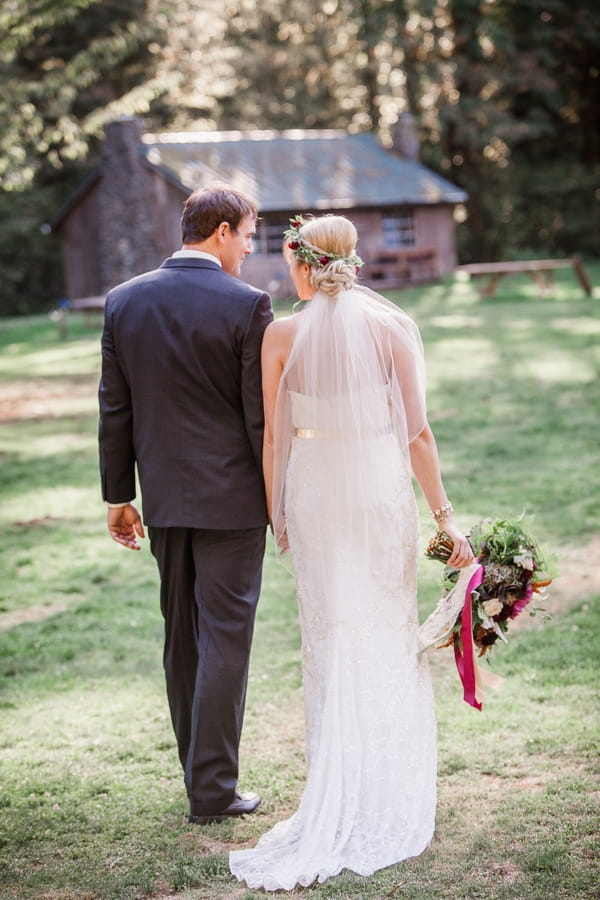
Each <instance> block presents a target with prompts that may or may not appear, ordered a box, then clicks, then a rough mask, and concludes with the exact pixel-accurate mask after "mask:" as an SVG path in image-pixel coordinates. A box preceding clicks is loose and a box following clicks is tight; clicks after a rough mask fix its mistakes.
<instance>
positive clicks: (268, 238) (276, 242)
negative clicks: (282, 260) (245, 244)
mask: <svg viewBox="0 0 600 900" xmlns="http://www.w3.org/2000/svg"><path fill="white" fill-rule="evenodd" d="M289 227H290V218H289V216H282V217H281V218H269V219H267V220H266V221H265V220H263V221H262V222H259V223H258V225H257V227H256V239H255V247H256V252H257V253H267V254H269V255H270V256H273V255H277V256H281V254H282V253H283V232H284V231H285V230H286V228H289Z"/></svg>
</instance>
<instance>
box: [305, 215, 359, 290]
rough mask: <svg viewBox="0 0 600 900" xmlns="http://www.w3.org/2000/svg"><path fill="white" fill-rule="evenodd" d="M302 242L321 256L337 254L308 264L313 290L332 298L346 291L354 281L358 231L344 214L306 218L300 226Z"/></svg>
mask: <svg viewBox="0 0 600 900" xmlns="http://www.w3.org/2000/svg"><path fill="white" fill-rule="evenodd" d="M300 236H301V238H302V243H303V244H304V245H305V246H306V247H308V248H309V249H310V250H314V251H315V253H317V254H323V256H328V255H331V256H335V257H341V258H339V259H332V260H330V261H329V262H328V263H326V264H325V265H320V266H311V284H312V286H313V287H314V289H315V290H316V291H321V292H322V293H323V294H328V295H329V296H330V297H335V296H336V295H337V294H339V292H340V291H343V290H349V289H350V288H351V287H352V286H353V284H354V282H355V281H356V265H355V264H354V262H352V259H353V257H354V255H355V252H356V242H357V240H358V233H357V231H356V228H355V226H354V225H353V224H352V222H351V221H350V220H349V219H347V218H346V217H345V216H334V215H326V216H319V217H318V218H316V219H309V220H308V221H307V222H305V223H304V224H303V225H302V227H301V229H300Z"/></svg>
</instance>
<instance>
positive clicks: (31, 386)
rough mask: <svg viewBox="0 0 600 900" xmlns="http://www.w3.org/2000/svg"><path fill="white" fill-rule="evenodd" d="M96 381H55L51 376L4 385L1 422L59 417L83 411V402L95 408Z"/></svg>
mask: <svg viewBox="0 0 600 900" xmlns="http://www.w3.org/2000/svg"><path fill="white" fill-rule="evenodd" d="M96 391H97V385H96V382H92V381H91V380H90V379H89V378H86V380H85V381H83V382H81V381H78V380H77V379H73V380H70V381H68V382H65V381H61V382H58V383H55V384H52V383H49V382H48V380H44V379H39V380H35V379H32V380H29V381H23V382H19V381H14V382H12V383H10V384H6V385H4V386H3V388H2V399H1V400H0V422H23V421H25V420H27V419H55V418H62V417H64V416H65V415H70V414H72V413H73V412H75V413H77V412H80V409H81V407H82V406H83V405H85V406H87V405H89V406H90V410H91V411H93V410H94V409H95V404H96Z"/></svg>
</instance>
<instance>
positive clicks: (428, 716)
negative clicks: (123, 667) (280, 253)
mask: <svg viewBox="0 0 600 900" xmlns="http://www.w3.org/2000/svg"><path fill="white" fill-rule="evenodd" d="M352 293H354V292H352ZM318 296H319V295H317V297H318ZM345 299H347V298H345ZM328 304H329V306H328ZM339 305H340V301H338V304H337V306H336V305H335V304H332V302H331V300H330V299H329V298H325V302H324V303H323V300H322V299H318V300H317V304H315V298H314V299H313V300H312V301H311V307H310V311H309V310H308V309H307V310H306V311H304V312H303V313H302V314H301V315H302V316H307V319H309V318H310V319H311V321H307V322H306V323H305V322H304V321H303V322H302V327H301V329H299V332H298V336H297V338H296V340H295V346H296V345H297V344H299V345H300V346H299V347H296V349H298V350H300V351H301V352H300V353H299V354H296V353H294V352H293V353H292V354H291V356H290V360H289V361H288V367H287V368H286V370H285V371H284V378H283V380H282V389H281V404H282V410H281V411H280V413H281V415H279V413H278V416H279V418H280V419H281V418H282V417H283V421H284V423H287V424H284V431H285V433H286V434H289V436H290V439H289V441H288V443H287V444H286V443H285V441H283V442H282V447H281V448H280V453H281V457H282V460H283V468H282V491H281V495H282V510H283V511H282V513H281V516H282V521H283V520H284V521H285V526H286V527H287V533H288V538H289V544H290V550H291V553H292V557H293V564H294V571H295V576H296V583H297V598H298V609H299V616H300V625H301V633H302V671H303V683H304V698H305V729H306V737H305V743H306V760H307V774H306V785H305V788H304V792H303V794H302V798H301V800H300V805H299V807H298V809H297V811H296V812H295V813H294V814H293V815H292V816H291V818H289V819H287V820H286V821H283V822H279V823H278V824H277V825H275V827H274V828H273V829H272V830H271V831H269V832H268V833H267V834H265V835H263V836H262V837H261V838H260V840H259V841H258V843H257V845H256V846H255V847H254V848H252V849H247V850H239V851H233V852H232V853H231V854H230V867H231V871H232V872H233V874H234V875H235V876H236V877H237V878H238V879H240V880H243V881H245V882H246V883H247V884H248V886H249V887H251V888H261V887H262V888H264V889H266V890H278V889H287V890H290V889H292V888H293V887H294V886H295V885H296V884H300V885H309V884H310V883H312V882H313V881H314V880H315V879H318V880H319V881H324V880H325V879H326V878H329V877H330V876H332V875H336V874H337V873H339V872H340V871H341V870H342V869H344V868H347V869H350V870H352V871H353V872H356V873H358V874H360V875H370V874H372V873H373V872H374V871H376V870H378V869H381V868H383V867H385V866H389V865H391V864H393V863H397V862H399V861H401V860H403V859H406V858H407V857H410V856H415V855H417V854H419V853H421V852H422V851H423V850H424V849H425V848H426V847H427V845H428V844H429V842H430V840H431V837H432V834H433V829H434V818H435V803H436V735H435V718H434V704H433V695H432V689H431V683H430V679H429V673H428V669H427V663H426V661H425V659H424V657H423V656H419V654H418V651H419V645H418V627H419V626H418V618H417V604H416V559H417V511H416V504H415V498H414V493H413V488H412V482H411V475H410V468H409V465H408V461H407V454H406V452H405V450H406V448H405V446H403V440H402V434H403V433H404V435H405V437H406V436H408V437H406V439H409V436H410V434H411V433H412V431H413V430H414V428H416V429H418V428H419V422H418V421H415V422H414V423H413V425H411V423H410V417H407V415H406V405H405V404H403V409H402V410H399V408H398V403H401V401H400V400H399V399H398V398H395V397H394V394H395V390H396V387H398V385H397V380H398V379H397V374H398V373H397V367H394V366H393V364H392V356H393V354H391V353H390V352H387V351H386V347H387V349H388V350H390V346H391V345H390V343H389V331H388V332H386V331H385V328H384V329H383V330H382V329H381V328H379V325H381V322H379V325H378V326H377V328H376V331H377V333H379V334H380V335H383V337H382V341H383V343H382V344H381V345H379V346H378V347H377V352H378V354H379V362H378V363H377V365H376V366H375V368H373V369H372V370H371V369H369V367H368V366H367V368H366V370H365V368H364V367H363V366H361V367H360V373H359V374H360V377H358V376H357V379H356V381H355V383H354V384H353V383H352V382H353V378H352V375H351V372H350V370H349V369H348V368H347V367H346V366H345V365H344V366H342V368H341V369H339V368H338V371H337V373H336V374H335V375H333V374H332V373H331V372H330V371H327V372H324V371H323V370H322V369H321V373H320V374H318V373H315V372H314V371H312V367H314V366H318V361H317V359H315V358H314V356H313V355H312V352H310V353H309V352H308V348H309V347H310V348H311V351H312V350H314V349H315V348H314V346H313V344H314V343H315V342H316V349H317V350H319V347H320V352H325V349H326V347H328V348H329V353H328V354H327V358H328V360H329V362H331V356H332V355H334V356H335V355H337V356H338V357H340V353H339V352H337V351H333V350H332V346H331V344H330V343H329V341H327V338H326V334H325V335H324V334H323V331H324V330H325V332H327V327H325V328H324V323H327V322H329V325H331V326H332V327H333V328H334V332H335V334H336V335H337V336H338V337H339V333H340V328H341V329H342V332H344V328H345V327H346V326H350V331H352V328H353V326H352V321H354V319H353V317H354V315H355V313H356V311H357V309H361V308H362V306H364V303H363V298H362V297H359V300H358V301H357V300H356V298H355V300H354V306H353V307H351V308H350V310H346V312H345V314H344V316H342V318H345V319H347V320H346V321H345V322H344V323H342V322H340V321H339ZM317 307H318V309H317ZM368 308H369V306H368V304H367V310H368ZM336 312H337V314H338V319H337V320H336V319H335V318H334V319H333V320H332V321H329V319H328V317H329V316H332V315H333V316H335V314H336ZM363 313H364V309H363ZM307 314H308V315H307ZM312 319H314V320H315V321H314V322H313V321H312ZM356 324H358V325H360V324H361V322H360V319H359V320H358V321H354V325H356ZM371 324H372V322H371ZM384 324H385V323H384ZM314 325H318V327H317V328H316V329H315V328H314V327H313V326H314ZM388 326H389V323H388ZM332 333H333V332H332ZM303 334H304V337H307V336H309V338H310V340H309V341H308V344H305V345H304V349H303V350H302V345H303V343H304V342H303V340H302V337H303ZM330 337H331V334H330ZM346 337H348V335H346ZM356 338H357V334H356V333H354V335H353V337H351V338H350V343H349V344H348V341H344V342H342V344H341V345H340V346H344V348H345V349H344V352H343V353H342V354H341V356H342V357H344V359H345V357H346V351H347V350H348V348H350V350H351V351H352V353H351V357H349V359H345V362H348V361H350V362H352V358H353V356H352V354H354V352H361V353H362V352H363V351H365V348H367V347H368V348H370V347H371V343H372V341H371V340H370V341H369V342H367V343H366V344H365V345H364V346H362V345H361V343H360V341H359V343H358V346H355V345H354V341H355V339H356ZM371 338H372V334H371ZM323 340H325V345H326V346H325V345H324V344H323ZM404 352H407V350H406V347H405V348H404ZM307 355H308V356H309V357H310V358H309V359H308V363H309V366H308V368H307V369H306V368H305V367H304V363H305V362H306V361H307V360H306V357H307ZM299 360H300V361H301V362H302V365H298V361H299ZM354 361H355V360H354ZM367 361H368V360H367ZM339 362H340V358H338V359H337V360H336V367H337V366H339ZM374 362H375V361H374ZM405 374H406V373H405ZM365 375H366V380H365ZM406 381H407V379H406V378H405V384H404V389H410V390H416V389H417V388H418V387H419V385H418V384H417V382H416V381H415V382H413V383H412V384H411V385H407V383H406ZM303 382H304V383H303ZM306 386H308V387H309V388H310V392H306V391H305V390H301V389H300V388H305V387H306ZM395 386H396V387H395ZM342 388H343V389H344V390H341V389H342ZM348 388H350V389H349V390H348ZM419 415H422V413H419Z"/></svg>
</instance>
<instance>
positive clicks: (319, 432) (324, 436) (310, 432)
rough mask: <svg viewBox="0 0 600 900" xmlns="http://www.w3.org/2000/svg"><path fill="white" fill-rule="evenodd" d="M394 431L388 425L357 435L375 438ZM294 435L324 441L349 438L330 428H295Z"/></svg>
mask: <svg viewBox="0 0 600 900" xmlns="http://www.w3.org/2000/svg"><path fill="white" fill-rule="evenodd" d="M391 433H392V426H391V425H388V426H387V428H382V429H381V431H371V432H369V433H365V434H359V435H357V437H358V438H371V437H373V438H375V437H382V436H383V435H385V434H391ZM294 437H299V438H317V439H318V440H322V441H341V440H343V439H344V438H347V437H348V435H347V434H344V433H343V432H340V431H333V429H330V428H294Z"/></svg>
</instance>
